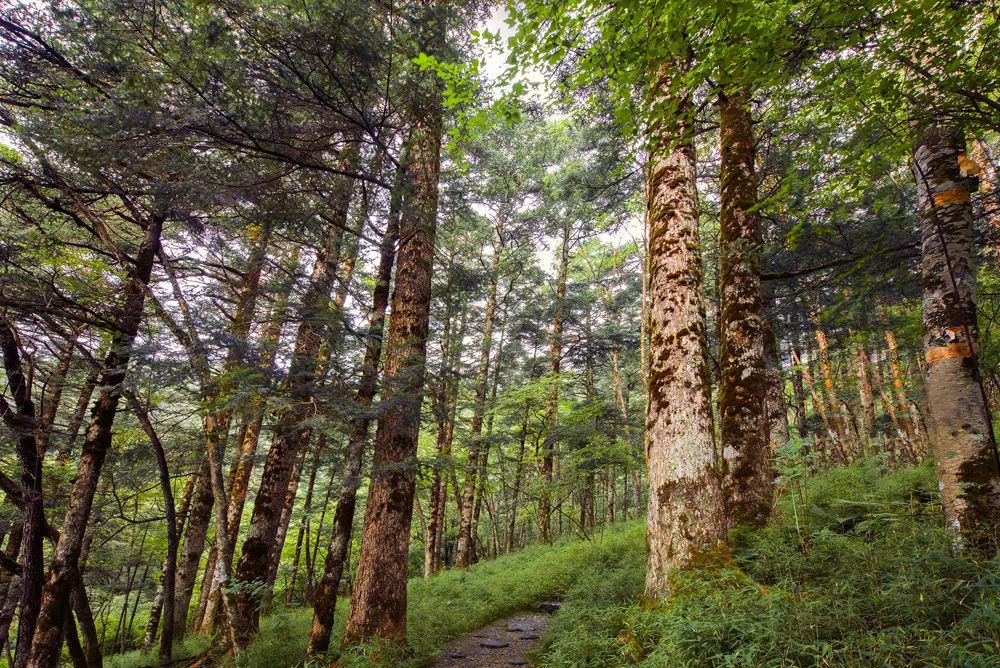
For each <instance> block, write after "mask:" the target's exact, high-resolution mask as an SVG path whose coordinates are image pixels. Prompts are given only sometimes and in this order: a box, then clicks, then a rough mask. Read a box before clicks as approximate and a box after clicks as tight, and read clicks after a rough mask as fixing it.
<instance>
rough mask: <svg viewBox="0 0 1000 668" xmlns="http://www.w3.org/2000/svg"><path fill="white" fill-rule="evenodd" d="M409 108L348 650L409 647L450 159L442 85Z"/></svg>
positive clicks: (432, 19)
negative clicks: (411, 556)
mask: <svg viewBox="0 0 1000 668" xmlns="http://www.w3.org/2000/svg"><path fill="white" fill-rule="evenodd" d="M420 9H421V10H422V11H421V13H422V14H423V15H424V16H423V19H424V20H423V22H422V24H421V26H420V32H421V33H422V34H421V35H420V37H419V38H418V39H417V43H418V45H419V46H420V47H426V48H425V50H426V52H428V53H432V54H433V53H435V52H439V50H440V49H441V48H442V47H443V43H444V40H445V36H444V25H443V21H442V13H441V12H440V11H439V9H440V8H439V7H437V3H436V2H432V1H430V0H428V1H426V2H423V3H421V6H420ZM418 21H419V19H418ZM428 83H429V84H430V83H431V82H428ZM410 105H411V106H410V107H409V110H408V115H407V116H408V118H407V121H408V127H409V139H408V144H409V146H410V155H409V156H408V159H407V161H406V176H405V180H404V183H405V184H406V195H405V198H404V202H405V204H404V207H403V216H402V219H401V221H400V237H399V238H400V240H401V242H400V248H399V252H398V254H397V269H396V285H395V289H394V290H393V294H392V314H391V316H390V318H389V329H388V336H387V343H386V361H385V376H384V383H383V389H382V406H383V409H384V411H383V413H382V414H381V416H380V417H379V421H378V429H377V431H376V434H375V445H374V461H373V465H372V481H371V487H370V489H369V492H368V502H367V507H366V509H365V529H364V536H363V538H362V541H361V553H360V555H359V557H358V569H357V580H356V581H355V584H354V590H353V592H352V595H351V609H350V614H349V616H348V619H347V628H346V629H345V632H344V639H345V643H346V644H348V645H350V644H356V643H362V642H365V641H367V640H370V639H372V638H375V637H379V638H382V639H386V640H388V641H390V642H400V643H402V642H405V639H406V577H407V555H408V553H409V545H410V528H411V522H412V519H413V493H414V485H415V480H416V466H417V462H416V454H417V437H418V435H419V432H420V404H421V402H422V401H423V388H424V373H425V368H426V350H427V331H428V320H429V315H430V301H431V274H432V271H433V264H434V237H435V231H436V223H437V207H438V171H439V169H440V152H441V98H440V91H439V89H438V85H437V84H436V82H435V83H433V84H431V85H430V86H429V90H428V91H426V94H425V95H420V96H417V99H416V100H413V101H411V103H410Z"/></svg>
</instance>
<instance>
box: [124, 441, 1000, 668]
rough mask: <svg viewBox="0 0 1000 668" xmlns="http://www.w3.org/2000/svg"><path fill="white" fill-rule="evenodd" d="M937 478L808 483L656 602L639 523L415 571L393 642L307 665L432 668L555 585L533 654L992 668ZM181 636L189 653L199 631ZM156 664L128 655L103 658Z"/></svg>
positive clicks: (280, 657)
mask: <svg viewBox="0 0 1000 668" xmlns="http://www.w3.org/2000/svg"><path fill="white" fill-rule="evenodd" d="M935 488H936V483H935V480H934V475H933V471H932V469H931V468H930V466H923V467H920V468H912V469H902V470H898V471H885V470H884V469H883V468H882V466H881V464H880V463H879V462H877V461H865V462H860V463H857V464H855V465H853V466H851V467H848V468H845V469H836V470H833V471H830V472H828V473H825V474H822V475H818V476H814V477H811V478H806V479H804V480H802V481H801V487H799V486H798V485H797V486H796V487H795V490H796V491H794V492H788V493H786V494H785V495H784V496H783V497H782V499H781V501H780V503H779V505H778V509H777V512H776V515H775V518H774V520H773V521H772V523H771V524H770V525H769V526H768V527H766V528H764V529H761V530H757V531H739V532H734V534H733V536H732V538H733V543H734V545H733V558H732V560H731V561H728V562H724V563H722V564H721V565H719V564H716V565H715V566H714V567H712V568H708V567H706V568H702V569H700V570H692V571H688V572H684V573H681V574H678V575H676V576H675V577H674V580H673V585H674V590H673V593H672V596H671V597H670V598H669V600H667V601H666V602H665V603H663V604H661V605H659V606H658V607H655V608H649V607H643V606H642V605H640V603H639V601H640V597H641V592H642V585H643V579H644V553H645V531H644V523H643V522H642V521H635V522H630V523H626V524H620V525H616V526H615V527H613V528H611V529H609V530H607V531H606V532H605V533H604V534H603V535H602V536H598V537H597V538H595V539H594V540H593V541H580V540H565V541H562V542H559V543H557V544H555V545H553V546H534V547H529V548H527V549H525V550H523V551H521V552H519V553H516V554H513V555H508V556H506V557H501V558H499V559H496V560H494V561H491V562H486V563H482V564H477V565H476V566H474V567H472V568H470V569H468V570H467V571H449V572H446V573H443V574H441V575H439V576H436V577H433V578H431V579H429V580H421V579H413V580H411V581H410V588H409V618H408V624H409V646H408V647H407V648H406V649H405V651H404V652H403V653H399V652H398V651H393V650H391V649H389V648H386V647H378V646H368V647H362V648H359V649H356V650H355V651H353V652H352V654H351V655H340V652H339V649H337V648H335V649H334V650H333V651H332V652H331V654H330V656H328V657H323V658H322V659H320V660H317V661H316V662H314V665H315V666H326V665H329V662H330V659H331V658H335V657H336V658H339V659H340V663H339V665H341V666H345V667H346V666H404V667H405V666H412V667H416V666H422V665H427V664H428V663H430V662H431V661H432V660H433V659H434V657H435V656H436V655H437V654H438V652H439V650H440V648H441V646H442V645H444V644H445V643H447V642H448V641H449V640H451V639H453V638H456V637H459V636H461V635H463V634H465V633H468V632H469V631H472V630H474V629H478V628H480V627H482V626H485V625H487V624H489V623H490V622H492V621H494V620H496V619H500V618H503V617H506V616H509V615H513V614H516V613H518V612H520V611H523V610H527V609H531V608H533V607H534V606H535V604H536V603H537V602H538V601H540V600H544V599H546V598H549V597H551V596H553V595H554V594H558V593H566V594H568V596H569V598H568V600H567V601H566V602H565V603H564V604H563V607H562V610H561V611H560V613H559V614H558V615H556V617H555V618H554V620H553V624H552V628H551V632H550V634H549V636H548V637H547V639H546V641H545V645H544V646H543V648H542V651H541V653H540V660H541V662H540V665H545V666H557V667H565V668H569V667H573V668H579V667H584V666H588V667H590V666H593V667H598V666H646V667H653V666H657V667H658V666H672V667H673V666H679V667H683V666H699V667H701V666H709V667H716V666H718V667H737V666H746V667H750V666H753V667H757V666H858V667H861V666H873V665H891V666H914V667H916V666H962V667H974V666H992V665H1000V564H998V562H997V561H996V560H987V561H979V562H977V561H975V560H972V559H968V558H963V557H956V556H953V555H952V554H951V552H950V544H949V541H948V538H947V536H946V535H945V534H944V532H943V531H942V529H941V519H940V517H941V515H940V506H939V505H938V504H937V501H936V492H935ZM345 608H346V601H341V602H340V605H339V606H338V611H337V620H338V624H339V625H342V624H343V620H344V618H345V614H346V610H345ZM310 620H311V610H303V609H292V610H284V611H280V612H278V613H276V614H273V615H270V616H268V617H267V618H265V620H264V622H263V628H262V630H261V633H260V634H259V636H258V637H257V639H256V640H255V642H254V643H253V644H252V645H251V647H250V648H249V649H248V651H246V652H245V653H244V654H242V655H241V656H240V658H239V660H238V661H237V662H236V663H237V664H238V665H239V666H245V667H247V668H269V667H272V666H273V667H275V668H277V667H279V666H280V667H282V668H285V667H287V666H295V665H301V663H302V661H303V655H304V649H305V643H306V637H307V635H308V632H309V625H310ZM341 632H342V627H338V628H337V629H336V631H335V634H334V638H335V639H336V638H339V637H340V635H341ZM188 642H190V643H193V644H194V646H193V647H192V649H198V648H199V647H204V646H205V644H206V643H207V639H204V638H201V639H199V638H198V637H195V638H191V639H190V640H189V641H188ZM199 643H201V644H199ZM177 656H185V654H184V651H183V650H180V649H179V650H178V653H177ZM154 664H155V661H153V660H152V658H151V657H148V656H146V655H141V654H137V653H133V654H131V655H124V656H122V657H113V658H112V660H109V661H108V662H107V665H108V666H109V667H111V668H137V667H139V666H148V665H154Z"/></svg>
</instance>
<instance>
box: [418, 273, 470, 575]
mask: <svg viewBox="0 0 1000 668" xmlns="http://www.w3.org/2000/svg"><path fill="white" fill-rule="evenodd" d="M453 259H454V258H452V260H453ZM453 264H454V262H452V265H453ZM452 268H453V267H452ZM452 275H454V274H452ZM449 279H450V277H449ZM454 289H455V287H454V285H453V284H452V282H451V281H450V280H449V282H448V284H447V287H446V293H447V294H448V295H449V296H448V305H447V307H446V308H445V325H444V332H443V336H442V339H441V341H442V343H441V347H442V350H441V355H442V359H441V371H440V376H441V377H440V380H439V381H438V384H437V388H436V391H435V395H434V399H433V400H434V415H435V419H436V421H437V432H436V437H435V457H436V460H437V462H436V464H435V466H434V472H433V473H432V474H431V493H430V500H429V502H428V505H429V506H430V508H429V513H428V519H427V531H426V540H425V544H424V577H425V578H426V577H430V576H431V575H433V574H434V573H437V572H439V571H440V570H441V568H442V557H443V554H444V545H443V536H444V521H445V509H446V506H447V503H446V502H447V499H448V494H447V492H448V473H451V476H452V479H453V481H455V480H457V477H456V475H455V473H454V471H453V469H452V468H451V447H452V443H453V442H454V440H455V420H456V417H457V411H458V386H459V383H458V381H459V375H460V370H459V366H460V364H461V360H462V352H463V350H464V348H465V344H464V342H465V328H466V323H467V322H468V308H467V307H468V302H467V300H466V299H464V298H462V299H457V298H455V297H454V296H453V295H452V291H453V290H454ZM456 309H458V328H457V330H456V329H455V310H456ZM452 487H453V489H454V490H455V495H456V497H457V506H458V513H459V515H461V514H462V508H463V506H462V504H463V497H462V496H461V495H460V494H459V487H458V485H457V484H454V485H453V486H452Z"/></svg>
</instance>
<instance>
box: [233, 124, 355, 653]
mask: <svg viewBox="0 0 1000 668" xmlns="http://www.w3.org/2000/svg"><path fill="white" fill-rule="evenodd" d="M357 151H358V149H357V144H356V143H353V142H352V143H349V144H348V147H347V148H346V149H345V156H344V158H343V161H344V164H345V165H346V167H347V168H346V169H345V171H353V169H354V167H353V165H355V163H356V161H357V157H358V153H357ZM353 191H354V181H353V179H351V178H349V177H346V176H345V177H342V178H341V179H340V180H339V181H338V185H337V192H336V193H335V194H334V195H333V196H332V201H333V211H332V212H331V216H332V217H333V218H334V220H333V222H332V223H331V226H330V231H329V234H328V235H327V238H326V244H325V245H324V246H323V247H322V248H321V249H320V252H319V255H318V257H317V258H316V264H315V265H314V267H313V272H312V276H311V278H310V285H309V288H308V290H307V294H306V295H305V296H304V297H303V304H302V314H301V322H300V323H299V329H298V332H297V335H296V340H295V350H294V354H293V356H292V361H291V364H290V366H289V371H288V379H287V381H286V383H285V391H286V392H287V394H288V395H289V397H290V400H291V401H290V405H289V407H288V408H286V409H284V410H283V411H282V412H281V414H280V415H279V416H278V419H277V424H276V425H275V436H274V439H273V441H272V442H271V449H270V450H269V451H268V455H267V459H266V461H265V462H264V470H263V472H262V476H261V484H260V489H259V491H258V492H257V496H256V498H255V499H254V507H253V514H252V516H251V519H250V526H249V529H248V532H247V537H246V539H245V540H244V542H243V549H242V555H241V557H240V563H239V566H238V567H237V569H236V580H237V581H238V582H237V584H238V585H239V587H240V588H239V591H238V593H237V594H236V597H235V601H234V604H235V611H234V612H235V614H234V624H235V626H236V629H235V637H236V645H237V646H238V647H246V645H247V644H249V642H250V638H251V636H252V635H253V633H254V632H255V631H256V630H257V628H258V624H259V616H260V602H261V595H262V594H264V593H265V592H264V591H263V590H262V588H263V587H264V586H266V583H267V577H268V568H269V562H270V557H271V554H272V550H271V546H272V543H273V541H274V537H275V534H276V532H277V530H278V523H279V521H280V519H281V509H282V506H283V504H284V501H285V497H286V494H287V493H288V487H289V482H290V481H291V478H292V472H293V468H294V467H295V463H296V462H297V461H298V458H299V453H300V451H301V450H302V448H303V447H304V445H305V442H306V439H307V436H308V433H309V431H310V428H309V427H308V425H306V424H305V422H306V420H307V419H308V418H309V416H310V415H311V414H312V411H313V406H314V402H313V394H314V389H315V384H316V381H317V374H318V371H319V359H318V353H319V351H320V347H321V345H322V342H323V335H324V332H325V330H326V327H327V323H328V320H329V309H328V308H327V306H328V302H329V300H330V294H331V291H332V289H333V286H334V283H335V281H336V274H337V259H338V256H339V247H340V243H341V240H342V235H343V229H344V227H345V226H346V223H347V217H348V211H349V208H350V203H351V197H352V195H353Z"/></svg>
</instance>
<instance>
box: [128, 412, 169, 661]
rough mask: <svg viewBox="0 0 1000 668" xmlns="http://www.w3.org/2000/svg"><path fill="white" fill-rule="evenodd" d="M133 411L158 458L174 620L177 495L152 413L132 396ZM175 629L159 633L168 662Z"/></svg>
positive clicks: (166, 579)
mask: <svg viewBox="0 0 1000 668" xmlns="http://www.w3.org/2000/svg"><path fill="white" fill-rule="evenodd" d="M128 400H129V404H130V406H131V408H132V412H133V413H135V415H136V417H137V418H138V419H139V424H140V425H142V430H143V431H144V432H145V433H146V436H147V437H148V438H149V444H150V445H151V446H152V447H153V454H154V455H155V456H156V468H157V472H158V473H159V477H160V490H161V492H162V493H163V508H164V515H165V516H166V517H165V519H166V524H167V554H166V557H165V558H164V562H163V584H162V587H163V589H162V592H160V595H161V596H162V598H163V614H164V615H165V618H166V619H173V616H174V576H175V575H176V572H177V544H178V540H177V513H176V509H175V506H174V492H173V488H172V487H171V484H170V468H169V467H168V465H167V454H166V452H165V451H164V449H163V444H162V443H161V442H160V438H159V436H158V435H157V433H156V429H155V428H154V427H153V423H152V422H151V421H150V419H149V414H148V413H147V412H146V411H145V410H144V409H143V408H142V406H140V405H139V402H138V401H137V400H136V398H135V397H134V396H132V395H129V396H128ZM173 643H174V639H173V627H172V625H170V624H164V625H163V633H161V634H160V645H159V648H158V651H157V654H158V656H159V657H160V659H161V660H163V661H169V660H170V655H171V653H172V652H173Z"/></svg>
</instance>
